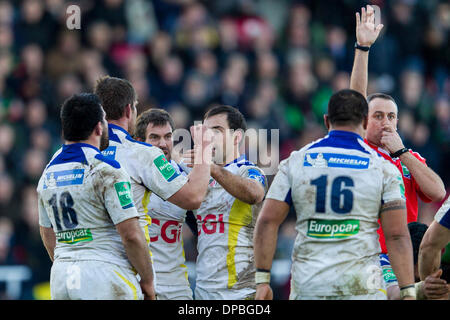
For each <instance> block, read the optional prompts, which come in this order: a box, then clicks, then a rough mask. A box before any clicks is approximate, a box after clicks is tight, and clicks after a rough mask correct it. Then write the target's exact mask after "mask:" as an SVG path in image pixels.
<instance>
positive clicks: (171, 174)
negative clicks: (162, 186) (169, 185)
mask: <svg viewBox="0 0 450 320" xmlns="http://www.w3.org/2000/svg"><path fill="white" fill-rule="evenodd" d="M153 163H154V164H155V166H156V168H158V171H159V172H160V173H161V174H162V176H163V177H164V179H166V180H167V181H168V182H170V181H172V180H173V179H175V178H176V177H178V176H179V174H178V173H177V172H176V171H175V169H174V167H173V166H172V165H171V164H170V162H169V161H167V159H166V157H164V155H160V156H159V157H158V158H156V159H155V160H154V161H153Z"/></svg>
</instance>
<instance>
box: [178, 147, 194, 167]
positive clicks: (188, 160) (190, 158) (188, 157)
mask: <svg viewBox="0 0 450 320" xmlns="http://www.w3.org/2000/svg"><path fill="white" fill-rule="evenodd" d="M194 158H195V151H194V150H193V149H191V150H187V151H185V152H183V155H182V160H181V161H182V162H183V163H184V164H185V165H187V166H188V168H193V167H194Z"/></svg>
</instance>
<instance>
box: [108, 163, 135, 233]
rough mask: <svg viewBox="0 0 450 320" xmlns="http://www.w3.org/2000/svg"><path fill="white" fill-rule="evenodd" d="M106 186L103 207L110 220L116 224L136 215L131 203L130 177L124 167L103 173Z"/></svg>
mask: <svg viewBox="0 0 450 320" xmlns="http://www.w3.org/2000/svg"><path fill="white" fill-rule="evenodd" d="M103 179H104V183H105V186H106V189H105V193H104V200H105V207H106V210H107V211H108V214H109V216H110V217H111V220H112V222H113V223H114V224H115V225H117V224H119V223H121V222H123V221H125V220H128V219H131V218H135V217H138V216H139V215H138V212H137V210H136V208H135V206H134V203H133V195H132V193H131V182H130V177H129V176H128V174H127V173H126V172H125V170H124V169H122V168H119V169H114V170H112V169H111V170H109V171H108V172H107V173H105V174H104V175H103Z"/></svg>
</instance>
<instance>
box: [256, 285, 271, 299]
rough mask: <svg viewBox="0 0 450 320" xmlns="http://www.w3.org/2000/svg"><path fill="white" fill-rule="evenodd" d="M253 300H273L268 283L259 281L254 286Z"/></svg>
mask: <svg viewBox="0 0 450 320" xmlns="http://www.w3.org/2000/svg"><path fill="white" fill-rule="evenodd" d="M255 300H273V292H272V288H271V287H270V285H269V284H268V283H261V284H258V285H257V286H256V295H255Z"/></svg>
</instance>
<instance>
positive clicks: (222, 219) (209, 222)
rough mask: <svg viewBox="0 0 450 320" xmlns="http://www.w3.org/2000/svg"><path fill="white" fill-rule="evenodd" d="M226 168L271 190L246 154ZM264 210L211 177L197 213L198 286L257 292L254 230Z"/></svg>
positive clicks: (263, 176)
mask: <svg viewBox="0 0 450 320" xmlns="http://www.w3.org/2000/svg"><path fill="white" fill-rule="evenodd" d="M224 168H225V169H226V170H228V171H230V172H231V173H233V174H236V175H239V176H241V177H245V178H249V179H254V180H257V181H259V182H260V183H261V184H262V185H263V186H264V189H265V190H266V188H267V187H266V186H267V181H266V177H265V175H264V173H263V171H262V170H261V169H259V168H258V167H257V166H255V165H254V164H253V163H251V162H249V161H247V160H246V159H245V156H244V155H243V156H241V157H239V158H238V159H236V160H234V161H233V162H231V163H229V164H227V165H226V166H225V167H224ZM260 207H261V204H258V205H250V204H247V203H244V202H242V201H240V200H238V199H236V198H235V197H233V196H232V195H231V194H229V193H228V192H227V191H226V190H225V189H224V188H223V187H222V186H221V185H220V184H219V183H217V182H216V181H215V180H214V179H212V178H211V180H210V184H209V186H208V191H207V194H206V197H205V200H204V201H203V203H202V204H201V206H200V208H199V209H198V210H196V211H194V214H195V215H196V217H197V226H198V243H197V249H198V256H197V263H196V273H197V278H196V286H197V287H199V288H201V289H203V290H206V291H213V290H214V289H236V290H238V289H242V292H243V294H251V293H252V292H255V290H256V286H255V279H254V277H255V266H254V257H253V231H254V227H255V223H256V217H257V214H258V212H259V209H260Z"/></svg>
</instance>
